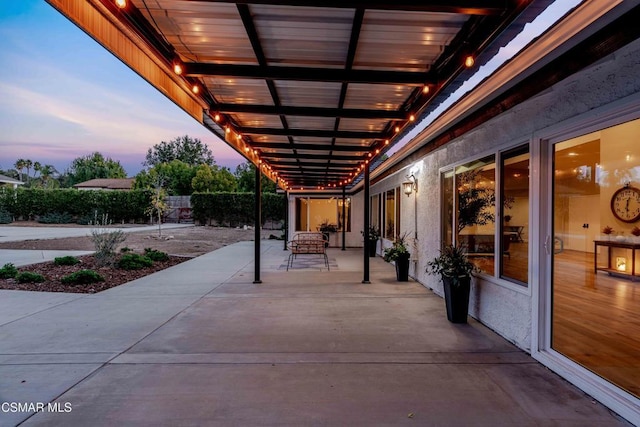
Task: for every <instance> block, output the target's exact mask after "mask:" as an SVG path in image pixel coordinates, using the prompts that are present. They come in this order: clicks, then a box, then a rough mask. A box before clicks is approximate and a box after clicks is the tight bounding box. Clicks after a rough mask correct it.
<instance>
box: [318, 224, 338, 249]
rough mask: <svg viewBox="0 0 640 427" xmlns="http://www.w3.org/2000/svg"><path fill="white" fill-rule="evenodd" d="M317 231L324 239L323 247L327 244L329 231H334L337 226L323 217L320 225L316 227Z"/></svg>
mask: <svg viewBox="0 0 640 427" xmlns="http://www.w3.org/2000/svg"><path fill="white" fill-rule="evenodd" d="M318 231H320V232H321V233H322V235H323V236H324V240H325V242H326V243H325V244H324V245H325V247H327V246H329V236H330V235H329V233H335V232H336V231H338V226H337V225H336V224H331V223H330V222H329V220H328V219H325V220H324V221H323V222H322V223H321V224H320V226H319V227H318Z"/></svg>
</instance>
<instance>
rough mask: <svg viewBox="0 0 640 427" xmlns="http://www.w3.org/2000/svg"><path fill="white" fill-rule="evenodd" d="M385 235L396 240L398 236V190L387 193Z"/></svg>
mask: <svg viewBox="0 0 640 427" xmlns="http://www.w3.org/2000/svg"><path fill="white" fill-rule="evenodd" d="M384 215H385V218H384V237H385V238H387V239H389V240H394V239H395V237H396V190H395V189H393V190H389V191H387V192H386V193H385V203H384Z"/></svg>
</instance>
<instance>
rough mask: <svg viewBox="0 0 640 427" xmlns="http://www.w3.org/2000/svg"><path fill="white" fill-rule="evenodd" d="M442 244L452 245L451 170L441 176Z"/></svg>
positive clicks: (452, 205) (452, 206)
mask: <svg viewBox="0 0 640 427" xmlns="http://www.w3.org/2000/svg"><path fill="white" fill-rule="evenodd" d="M442 199H443V200H442V226H443V230H442V234H443V235H442V242H443V243H444V244H445V245H451V244H453V212H454V203H453V169H452V170H450V171H447V172H445V173H443V174H442Z"/></svg>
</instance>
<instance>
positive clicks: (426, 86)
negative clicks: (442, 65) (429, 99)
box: [422, 85, 430, 95]
mask: <svg viewBox="0 0 640 427" xmlns="http://www.w3.org/2000/svg"><path fill="white" fill-rule="evenodd" d="M429 90H430V89H429V85H425V86H424V87H423V88H422V93H424V94H425V95H426V94H428V93H429Z"/></svg>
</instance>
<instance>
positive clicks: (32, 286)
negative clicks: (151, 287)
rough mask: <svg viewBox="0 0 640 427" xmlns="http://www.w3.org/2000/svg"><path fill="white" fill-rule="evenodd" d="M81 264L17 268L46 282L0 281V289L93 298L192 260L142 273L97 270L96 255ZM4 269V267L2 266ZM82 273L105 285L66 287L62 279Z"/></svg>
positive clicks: (82, 258) (164, 264)
mask: <svg viewBox="0 0 640 427" xmlns="http://www.w3.org/2000/svg"><path fill="white" fill-rule="evenodd" d="M77 258H78V259H79V260H80V261H81V262H80V263H79V264H76V265H55V264H54V263H53V261H50V262H42V263H40V264H32V265H25V266H24V267H18V271H20V272H22V271H31V272H33V273H40V274H42V275H43V276H44V278H45V281H44V282H42V283H18V282H17V281H16V280H15V279H0V289H14V290H23V291H39V292H70V293H82V294H94V293H96V292H101V291H104V290H107V289H109V288H113V287H115V286H119V285H122V284H124V283H127V282H130V281H132V280H135V279H138V278H140V277H144V276H148V275H149V274H152V273H155V272H156V271H160V270H164V269H165V268H169V267H172V266H174V265H177V264H180V263H181V262H185V261H188V260H189V259H190V258H185V257H176V256H169V259H168V260H167V261H155V262H154V263H153V265H152V266H151V267H147V268H142V269H140V270H121V269H118V268H116V267H98V266H97V264H96V261H95V257H94V256H93V255H84V256H79V257H77ZM0 267H1V266H0ZM79 270H94V271H96V272H97V273H98V274H100V275H101V276H102V277H104V280H105V281H104V282H98V283H91V284H88V285H68V284H63V283H62V282H61V281H60V279H62V278H63V277H64V276H67V275H69V274H71V273H74V272H76V271H79Z"/></svg>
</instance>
